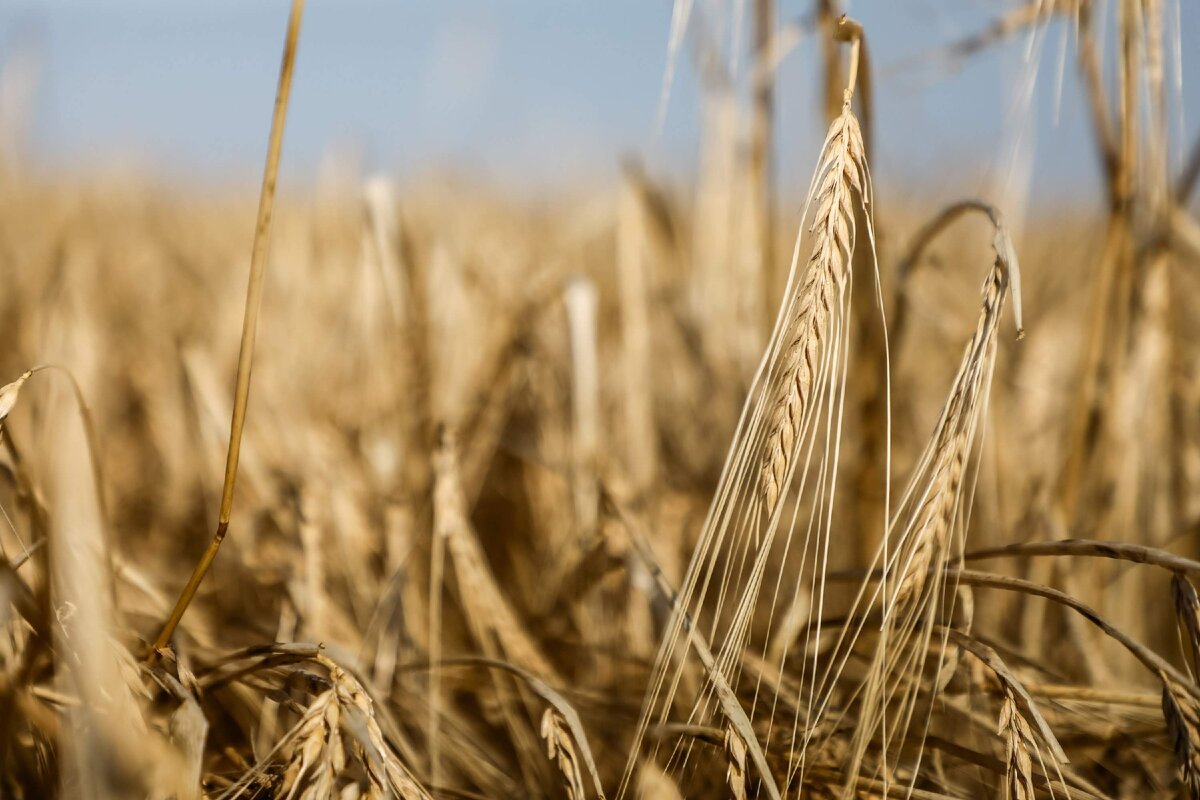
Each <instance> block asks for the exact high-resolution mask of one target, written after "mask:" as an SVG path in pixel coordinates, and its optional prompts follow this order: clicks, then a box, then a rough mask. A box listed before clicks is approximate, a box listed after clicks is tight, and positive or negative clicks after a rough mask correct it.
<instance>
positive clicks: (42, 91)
mask: <svg viewBox="0 0 1200 800" xmlns="http://www.w3.org/2000/svg"><path fill="white" fill-rule="evenodd" d="M1165 5H1166V8H1165V10H1164V13H1165V14H1167V16H1168V17H1170V16H1172V15H1177V16H1178V23H1177V24H1175V25H1172V26H1171V27H1172V28H1173V29H1176V30H1178V31H1179V35H1180V36H1179V42H1178V47H1171V50H1172V51H1173V52H1171V53H1169V54H1168V55H1169V57H1170V59H1171V61H1173V62H1176V63H1174V64H1169V65H1168V69H1169V70H1170V71H1171V72H1175V71H1176V70H1177V69H1178V68H1179V67H1180V65H1181V66H1182V74H1183V75H1187V74H1189V72H1190V71H1192V69H1193V67H1192V65H1191V64H1190V63H1189V62H1190V59H1189V55H1190V54H1192V53H1194V52H1196V48H1197V47H1198V46H1200V8H1197V5H1196V4H1195V3H1190V2H1182V3H1180V2H1171V3H1167V4H1165ZM1011 7H1012V6H1011V4H1006V3H1001V2H995V1H994V0H964V1H963V2H952V3H951V2H936V0H912V1H911V2H892V1H891V0H878V1H876V2H862V0H859V2H850V3H846V4H845V10H846V11H847V12H848V13H849V14H851V15H852V16H854V17H856V18H858V19H860V20H861V21H862V22H863V24H864V25H865V27H866V30H867V31H868V32H869V43H870V46H871V56H872V58H873V60H874V65H875V74H876V84H877V85H876V87H875V89H876V91H875V94H876V98H877V100H876V102H877V115H878V127H879V131H880V136H879V137H878V138H879V153H878V156H877V158H876V162H875V169H874V172H875V174H876V176H877V177H878V178H879V180H880V181H881V186H886V185H887V184H888V183H889V182H891V183H893V184H903V185H906V186H910V185H912V184H913V182H914V181H917V182H918V183H919V184H922V185H923V187H924V189H925V190H926V191H928V192H930V193H931V195H932V196H931V197H930V198H929V199H930V200H931V201H935V202H941V201H943V200H946V199H950V198H952V197H957V196H960V195H962V194H970V193H972V192H974V191H978V189H979V187H980V185H981V184H980V182H981V181H995V180H1000V181H1002V182H1003V184H1004V185H1005V187H1006V188H1005V191H1009V190H1010V189H1011V186H1014V185H1015V186H1016V187H1023V186H1024V182H1025V181H1031V188H1032V190H1033V191H1032V194H1031V196H1030V199H1031V201H1032V202H1034V203H1035V205H1036V203H1037V202H1039V201H1050V202H1057V201H1058V200H1060V199H1064V198H1063V195H1068V196H1069V197H1070V199H1074V200H1081V199H1086V198H1095V197H1098V196H1099V191H1098V190H1099V188H1100V176H1099V170H1098V166H1097V163H1096V159H1095V156H1094V149H1093V148H1090V147H1082V146H1080V143H1081V142H1085V141H1088V139H1089V136H1090V133H1089V130H1088V122H1087V118H1086V113H1087V112H1086V108H1085V106H1084V104H1083V97H1084V93H1083V92H1082V91H1081V90H1080V86H1079V81H1078V75H1077V69H1076V68H1075V65H1074V60H1073V57H1072V55H1071V54H1072V53H1073V43H1072V42H1071V40H1070V37H1071V36H1072V35H1073V32H1072V30H1071V26H1070V25H1069V24H1066V23H1062V22H1059V21H1053V22H1051V24H1050V25H1049V26H1046V28H1045V29H1044V30H1042V31H1040V32H1039V33H1038V34H1036V35H1035V36H1032V37H1031V36H1029V35H1024V34H1022V35H1017V36H1012V37H1006V38H1005V39H1002V40H1001V41H999V42H998V43H996V44H994V45H992V46H989V47H986V48H985V49H983V50H982V51H981V52H979V53H977V54H975V55H973V56H972V57H971V58H969V59H967V58H964V59H961V60H959V61H956V60H955V59H953V58H951V57H950V56H949V51H948V47H949V46H951V45H953V44H956V43H959V42H962V41H963V40H966V39H969V37H971V36H973V35H974V34H976V33H978V32H980V31H985V30H987V27H988V25H989V23H990V22H991V21H992V20H993V19H995V18H997V17H1000V16H1001V15H1002V12H1005V11H1006V10H1009V9H1011ZM671 10H672V4H671V3H669V2H665V0H664V1H663V2H653V1H647V0H613V1H612V2H604V3H595V2H583V0H518V1H517V2H506V3H497V2H487V1H485V0H462V1H461V2H454V3H442V2H432V1H431V0H417V2H388V1H387V0H310V2H309V8H308V16H307V21H306V25H305V30H304V36H303V40H302V43H301V47H302V48H303V49H302V55H301V57H300V59H299V64H298V69H297V79H296V89H295V95H294V97H293V105H292V111H291V119H290V123H289V128H288V136H287V141H286V146H285V148H284V157H285V163H284V168H283V172H282V174H283V180H284V182H285V185H286V183H287V182H295V181H306V180H312V179H315V178H316V177H318V176H319V175H321V174H322V168H323V167H325V168H329V167H330V166H331V165H332V164H335V163H337V164H341V165H343V166H345V165H347V164H354V165H358V166H359V167H361V168H362V169H364V170H367V171H369V172H376V171H383V172H387V173H389V174H392V175H396V176H399V177H401V178H404V177H412V176H413V175H415V174H423V173H426V172H429V171H432V170H445V169H453V170H456V171H462V172H468V173H470V174H471V175H472V176H473V177H475V178H489V179H491V180H494V181H496V182H499V183H502V184H505V185H508V186H510V187H512V188H522V187H525V188H534V189H538V188H544V187H545V186H546V185H555V186H559V187H561V186H563V185H569V184H572V183H578V182H580V181H583V180H593V179H596V178H598V177H611V175H612V173H613V171H614V169H615V167H616V164H617V163H618V159H619V157H620V156H621V155H623V154H630V153H633V154H640V155H641V156H642V157H643V160H644V161H645V162H646V163H647V164H648V166H649V167H650V168H651V169H652V170H654V171H656V172H658V173H661V174H663V175H666V176H670V177H672V178H675V179H677V180H686V179H687V178H689V177H690V176H691V174H692V172H693V171H694V168H695V165H696V161H697V147H698V141H697V140H698V134H697V131H698V130H699V129H700V119H699V107H700V103H699V99H698V97H697V81H696V72H697V70H696V68H695V65H696V58H695V57H694V52H695V50H694V47H693V46H692V45H689V44H685V45H684V47H683V48H682V49H681V50H680V51H679V53H678V58H677V59H676V61H677V64H676V69H675V70H674V74H675V80H674V81H673V83H672V87H671V92H670V97H669V99H668V101H667V103H666V105H665V108H664V109H663V111H664V112H665V114H664V115H663V123H662V125H661V131H659V130H658V129H659V126H658V125H657V124H656V120H657V119H658V118H659V110H660V109H659V104H660V97H661V96H662V87H663V83H664V80H663V79H664V75H665V74H666V72H667V69H668V38H669V33H670V25H671ZM286 12H287V3H286V2H283V1H282V0H253V1H252V2H236V1H234V0H217V1H216V2H209V3H204V4H194V3H184V2H179V1H178V0H166V1H165V2H145V1H143V0H109V2H104V3H94V2H71V1H70V0H8V2H6V3H4V4H3V5H0V63H2V64H4V65H5V82H4V88H3V95H2V98H0V102H2V103H3V106H2V111H3V114H4V115H5V119H6V120H8V127H9V128H10V129H11V128H12V127H13V125H14V124H19V126H20V127H21V129H22V130H23V136H24V137H25V139H26V145H27V147H28V150H27V153H28V157H27V158H25V159H23V160H22V161H23V164H25V165H26V166H28V165H29V164H31V163H32V164H36V165H37V166H38V167H39V168H41V169H52V170H73V169H78V168H85V169H93V168H95V167H97V166H98V165H105V166H106V167H111V166H112V165H114V164H119V165H124V166H127V167H136V168H137V169H140V170H144V171H150V172H153V173H156V174H164V175H167V176H183V177H187V178H189V179H194V180H200V181H218V182H223V183H229V182H232V183H234V184H242V183H244V184H245V185H246V187H248V188H249V187H253V186H255V185H256V184H257V180H258V172H259V165H260V163H261V160H262V156H263V153H264V152H265V147H266V130H267V125H268V121H269V114H270V109H271V98H272V96H273V92H274V82H275V74H276V68H277V66H278V60H279V53H280V49H281V41H280V39H281V35H280V25H281V19H282V18H283V17H284V15H285V14H286ZM1100 12H1101V14H1100V15H1101V17H1102V19H1101V20H1100V21H1099V24H1098V28H1099V29H1100V30H1101V32H1102V34H1104V33H1106V32H1107V31H1111V30H1113V26H1114V25H1115V22H1114V21H1113V20H1112V19H1111V16H1112V9H1111V7H1110V4H1102V6H1101V9H1100ZM810 13H811V3H807V2H805V3H800V2H782V3H780V4H779V8H778V11H777V15H778V21H779V24H780V25H781V26H787V25H789V24H791V25H795V24H798V23H799V24H804V23H805V21H806V18H807V16H808V15H809V14H810ZM733 16H735V17H736V16H737V15H733ZM741 17H742V18H747V19H748V15H741ZM703 24H704V22H703V20H702V19H700V15H697V19H696V20H693V24H692V25H690V26H689V27H690V28H691V30H690V31H689V33H691V34H692V35H693V36H694V35H695V33H696V29H697V28H698V27H699V26H701V25H703ZM709 27H710V28H711V29H710V30H708V31H706V32H705V33H704V34H703V35H705V36H707V37H710V38H711V39H713V40H714V41H718V42H724V43H725V46H724V48H723V49H724V51H725V52H726V53H730V52H739V51H740V48H739V50H733V49H731V48H730V47H729V46H728V43H729V42H732V41H741V40H742V39H743V38H744V36H745V34H746V32H745V31H737V30H731V29H728V28H730V27H731V26H730V25H728V24H726V25H725V26H724V27H725V28H726V29H720V28H721V26H720V25H718V24H717V23H716V22H712V23H711V24H710V25H709ZM1099 38H1100V40H1101V41H1102V42H1103V41H1106V40H1107V39H1109V38H1110V37H1108V36H1106V35H1101V36H1100V37H1099ZM1172 44H1174V43H1172ZM1112 49H1113V48H1112V47H1111V46H1110V47H1108V50H1109V52H1108V53H1105V56H1106V61H1107V62H1108V64H1107V68H1108V70H1109V71H1110V72H1111V71H1112V68H1113V65H1112V63H1111V62H1112V61H1113V58H1112V55H1113V54H1112V52H1111V51H1112ZM818 50H819V48H818V47H817V45H816V42H815V40H814V39H813V37H812V36H807V37H805V38H804V39H803V40H801V41H800V42H799V43H798V44H797V45H796V46H795V48H794V49H792V50H791V51H790V52H789V53H788V54H787V55H786V58H785V60H784V61H783V65H782V66H781V68H780V73H779V79H778V83H777V87H776V96H777V99H776V103H777V113H776V125H777V131H778V138H777V142H778V146H777V160H778V176H779V182H778V188H779V191H780V192H781V194H782V196H783V197H784V198H785V199H786V198H792V199H795V198H799V197H802V196H803V194H804V191H805V189H806V187H807V181H808V177H809V171H810V169H811V161H812V154H813V152H814V151H815V147H816V145H817V143H818V141H819V137H820V136H822V135H823V129H824V122H823V120H822V119H820V115H819V114H816V113H814V110H815V109H817V108H818V104H817V101H816V97H815V95H816V92H817V91H818V87H819V84H820V74H821V73H820V70H819V52H818ZM1193 57H1194V56H1193ZM739 60H740V61H741V63H738V62H739ZM746 60H747V59H746V58H745V57H744V55H743V56H742V57H740V58H739V56H737V55H732V56H730V57H729V58H728V62H729V63H728V65H727V66H728V68H729V71H730V74H733V75H735V76H737V77H738V79H740V80H745V78H746V71H747V67H746V63H745V62H746ZM1175 77H1176V78H1177V77H1178V76H1175ZM18 84H19V85H18ZM1170 86H1171V90H1172V91H1173V92H1176V93H1181V95H1180V96H1179V97H1178V99H1177V101H1176V102H1173V103H1172V104H1171V107H1172V109H1173V110H1178V109H1182V108H1186V107H1189V106H1192V107H1194V106H1196V101H1197V100H1198V99H1200V84H1198V83H1197V82H1196V81H1187V80H1184V81H1182V86H1180V85H1179V83H1178V81H1177V80H1171V81H1170ZM1174 116H1175V118H1174V119H1173V120H1172V123H1171V124H1172V126H1173V129H1174V133H1175V136H1174V141H1175V142H1176V143H1177V144H1178V143H1179V142H1186V141H1190V140H1191V139H1192V137H1193V134H1194V132H1195V130H1196V128H1197V120H1194V119H1192V120H1189V119H1184V118H1183V115H1182V114H1181V113H1175V114H1174ZM16 118H19V120H20V121H19V123H17V122H16V121H15V119H16ZM1172 158H1173V159H1174V160H1175V161H1176V162H1178V161H1179V160H1180V154H1179V153H1178V152H1175V153H1173V154H1172ZM931 170H932V174H930V172H931Z"/></svg>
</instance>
